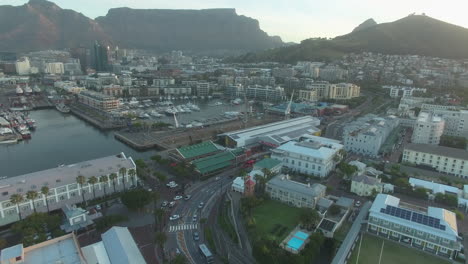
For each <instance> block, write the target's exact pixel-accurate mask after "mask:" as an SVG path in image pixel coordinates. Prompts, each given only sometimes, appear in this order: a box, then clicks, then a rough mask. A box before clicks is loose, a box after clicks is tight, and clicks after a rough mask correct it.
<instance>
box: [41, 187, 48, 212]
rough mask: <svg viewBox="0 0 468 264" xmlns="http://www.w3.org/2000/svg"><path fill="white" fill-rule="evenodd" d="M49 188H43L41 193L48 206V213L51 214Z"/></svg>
mask: <svg viewBox="0 0 468 264" xmlns="http://www.w3.org/2000/svg"><path fill="white" fill-rule="evenodd" d="M49 191H50V190H49V187H47V186H42V188H41V193H42V195H44V198H45V202H46V206H47V213H49V200H47V197H48V196H49Z"/></svg>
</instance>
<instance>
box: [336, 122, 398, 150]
mask: <svg viewBox="0 0 468 264" xmlns="http://www.w3.org/2000/svg"><path fill="white" fill-rule="evenodd" d="M398 122H399V121H398V119H397V118H395V117H392V116H390V117H385V118H382V117H377V116H374V115H366V116H364V117H361V118H359V119H357V120H356V121H354V122H351V123H349V124H348V125H347V126H345V127H344V129H343V144H344V146H345V149H346V151H350V152H353V153H356V154H361V155H365V156H371V157H376V156H378V154H379V150H380V148H381V147H382V145H383V144H384V143H385V140H386V139H387V137H388V136H389V135H390V133H391V132H392V131H393V130H394V129H395V128H396V127H397V126H398Z"/></svg>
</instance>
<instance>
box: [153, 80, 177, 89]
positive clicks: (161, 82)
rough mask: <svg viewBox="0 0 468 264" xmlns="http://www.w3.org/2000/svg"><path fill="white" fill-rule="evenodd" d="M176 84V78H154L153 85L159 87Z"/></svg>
mask: <svg viewBox="0 0 468 264" xmlns="http://www.w3.org/2000/svg"><path fill="white" fill-rule="evenodd" d="M174 84H175V80H174V79H173V78H158V79H153V86H154V87H158V88H163V87H166V86H171V85H174Z"/></svg>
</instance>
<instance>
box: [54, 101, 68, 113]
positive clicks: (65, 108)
mask: <svg viewBox="0 0 468 264" xmlns="http://www.w3.org/2000/svg"><path fill="white" fill-rule="evenodd" d="M55 108H56V109H57V110H58V111H59V112H60V113H64V114H67V113H70V108H69V107H68V106H66V105H65V104H63V103H60V104H58V105H56V106H55Z"/></svg>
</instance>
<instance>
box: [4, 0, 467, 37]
mask: <svg viewBox="0 0 468 264" xmlns="http://www.w3.org/2000/svg"><path fill="white" fill-rule="evenodd" d="M26 2H27V0H0V4H2V5H3V4H5V5H8V4H10V5H22V4H24V3H26ZM53 2H55V3H56V4H58V5H59V6H60V7H62V8H68V9H73V10H76V11H78V12H81V13H83V14H85V15H86V16H89V17H91V18H95V17H97V16H103V15H105V14H106V13H107V10H108V9H109V8H113V7H124V6H126V7H131V8H170V9H203V8H220V7H229V8H236V10H237V13H238V14H241V15H245V16H249V17H252V18H255V19H257V20H259V21H260V27H261V28H262V29H263V30H264V31H266V32H267V33H268V34H269V35H279V36H280V37H281V38H283V40H284V41H295V42H299V41H301V40H303V39H306V38H310V37H335V36H338V35H343V34H346V33H349V32H350V31H351V30H352V29H353V28H354V27H356V26H357V25H359V24H360V23H362V22H363V21H364V20H366V19H368V18H374V19H375V20H376V21H377V23H382V22H391V21H394V20H397V19H399V18H402V17H404V16H407V15H408V14H410V13H414V12H416V13H423V12H425V13H426V14H427V15H429V16H431V17H434V18H437V19H440V20H444V21H446V22H449V23H453V24H456V25H460V26H463V27H466V28H468V17H467V16H466V10H467V8H468V1H467V0H444V1H440V0H392V1H390V0H320V1H319V0H55V1H53Z"/></svg>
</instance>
